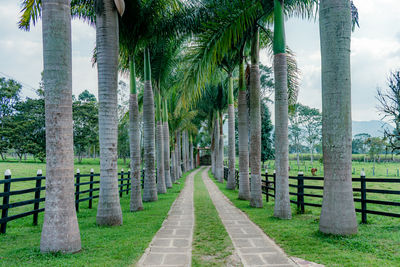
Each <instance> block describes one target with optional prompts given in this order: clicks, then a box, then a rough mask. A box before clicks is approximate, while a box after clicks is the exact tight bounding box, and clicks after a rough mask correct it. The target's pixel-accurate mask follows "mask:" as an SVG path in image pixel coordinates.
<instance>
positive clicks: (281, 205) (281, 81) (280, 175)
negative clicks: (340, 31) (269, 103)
mask: <svg viewBox="0 0 400 267" xmlns="http://www.w3.org/2000/svg"><path fill="white" fill-rule="evenodd" d="M283 5H284V2H283V0H274V75H275V166H276V182H275V188H276V190H275V192H276V193H275V208H274V216H275V217H278V218H281V219H290V218H291V217H292V213H291V208H290V198H289V140H288V86H287V80H288V78H287V77H288V74H287V69H288V66H287V62H286V44H285V26H284V23H285V22H284V15H283Z"/></svg>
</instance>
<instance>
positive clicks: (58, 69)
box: [40, 0, 81, 253]
mask: <svg viewBox="0 0 400 267" xmlns="http://www.w3.org/2000/svg"><path fill="white" fill-rule="evenodd" d="M53 2H54V1H49V0H43V2H42V5H43V6H42V12H43V13H42V15H43V17H42V18H43V24H42V25H43V26H42V27H43V63H44V72H43V80H44V88H45V99H46V101H45V102H46V107H45V110H46V152H47V157H46V158H47V160H46V169H47V173H46V202H45V214H44V222H43V228H42V237H41V240H40V251H41V252H64V253H73V252H77V251H80V250H81V237H80V233H79V226H78V221H77V218H76V212H75V196H74V192H75V187H74V151H73V133H72V128H73V127H72V55H71V15H70V14H71V10H70V5H69V1H68V0H58V1H57V5H56V4H54V3H53Z"/></svg>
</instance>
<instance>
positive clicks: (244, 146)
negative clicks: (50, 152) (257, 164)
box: [238, 90, 250, 200]
mask: <svg viewBox="0 0 400 267" xmlns="http://www.w3.org/2000/svg"><path fill="white" fill-rule="evenodd" d="M238 101H239V105H238V124H239V127H238V130H239V199H243V200H250V184H249V135H248V130H249V121H248V111H247V96H246V91H242V90H239V100H238Z"/></svg>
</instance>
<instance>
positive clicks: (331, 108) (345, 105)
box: [319, 0, 357, 235]
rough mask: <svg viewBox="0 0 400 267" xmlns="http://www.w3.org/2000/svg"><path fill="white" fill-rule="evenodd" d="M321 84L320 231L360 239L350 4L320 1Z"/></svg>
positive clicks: (345, 1) (326, 0) (331, 0)
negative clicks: (353, 145)
mask: <svg viewBox="0 0 400 267" xmlns="http://www.w3.org/2000/svg"><path fill="white" fill-rule="evenodd" d="M319 14H320V15H319V21H320V23H319V25H320V38H321V61H322V65H321V67H322V68H321V72H322V73H321V74H322V76H321V79H322V149H323V155H324V195H323V201H322V210H321V217H320V224H319V229H320V231H321V232H323V233H329V234H337V235H348V234H355V233H357V219H356V214H355V210H354V200H353V189H352V183H351V141H352V133H351V132H352V130H351V77H350V70H351V69H350V39H351V13H350V1H347V0H321V3H320V10H319Z"/></svg>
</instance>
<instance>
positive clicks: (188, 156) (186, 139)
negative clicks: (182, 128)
mask: <svg viewBox="0 0 400 267" xmlns="http://www.w3.org/2000/svg"><path fill="white" fill-rule="evenodd" d="M185 141H186V142H185V143H186V169H187V170H188V171H189V170H190V148H189V132H188V131H187V130H186V134H185Z"/></svg>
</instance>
